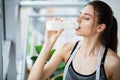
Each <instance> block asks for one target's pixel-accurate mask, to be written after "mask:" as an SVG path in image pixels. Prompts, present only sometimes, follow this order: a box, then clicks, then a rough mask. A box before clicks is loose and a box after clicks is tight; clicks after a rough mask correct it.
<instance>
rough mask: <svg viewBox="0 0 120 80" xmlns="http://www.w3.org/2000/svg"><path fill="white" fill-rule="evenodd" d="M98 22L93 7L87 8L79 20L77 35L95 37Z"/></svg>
mask: <svg viewBox="0 0 120 80" xmlns="http://www.w3.org/2000/svg"><path fill="white" fill-rule="evenodd" d="M96 20H97V17H96V16H95V11H94V8H93V6H91V5H87V6H85V7H84V8H83V10H82V11H81V12H80V16H79V17H78V19H77V21H78V23H79V28H78V29H76V34H77V35H79V36H83V37H86V36H91V35H94V34H95V33H96V29H97V21H96Z"/></svg>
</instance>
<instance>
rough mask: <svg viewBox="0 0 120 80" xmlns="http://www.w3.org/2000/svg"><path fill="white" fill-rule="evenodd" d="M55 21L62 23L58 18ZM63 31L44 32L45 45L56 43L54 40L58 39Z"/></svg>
mask: <svg viewBox="0 0 120 80" xmlns="http://www.w3.org/2000/svg"><path fill="white" fill-rule="evenodd" d="M55 20H56V21H62V20H60V18H56V19H55ZM63 31H64V29H62V28H61V29H59V30H56V31H52V30H47V29H46V32H45V43H49V44H53V45H54V43H55V42H56V40H57V39H58V37H59V36H60V34H61V33H62V32H63Z"/></svg>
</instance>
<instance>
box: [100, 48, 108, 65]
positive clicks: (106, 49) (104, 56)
mask: <svg viewBox="0 0 120 80" xmlns="http://www.w3.org/2000/svg"><path fill="white" fill-rule="evenodd" d="M107 51H108V47H106V48H105V52H104V54H103V58H102V61H101V63H103V64H104V62H105V58H106V55H107Z"/></svg>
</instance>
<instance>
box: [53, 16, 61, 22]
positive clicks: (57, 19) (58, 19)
mask: <svg viewBox="0 0 120 80" xmlns="http://www.w3.org/2000/svg"><path fill="white" fill-rule="evenodd" d="M53 20H56V21H61V22H63V20H61V19H60V18H59V17H56V18H54V19H53Z"/></svg>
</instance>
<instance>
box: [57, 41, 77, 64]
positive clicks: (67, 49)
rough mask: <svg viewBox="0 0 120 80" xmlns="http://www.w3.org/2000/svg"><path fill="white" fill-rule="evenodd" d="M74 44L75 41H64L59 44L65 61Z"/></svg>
mask: <svg viewBox="0 0 120 80" xmlns="http://www.w3.org/2000/svg"><path fill="white" fill-rule="evenodd" d="M75 44H76V42H66V43H64V44H62V45H61V46H60V48H59V50H60V51H62V52H61V53H62V55H63V57H64V61H65V62H66V61H67V59H68V58H69V56H70V54H71V52H72V50H73V48H74V46H75Z"/></svg>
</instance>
